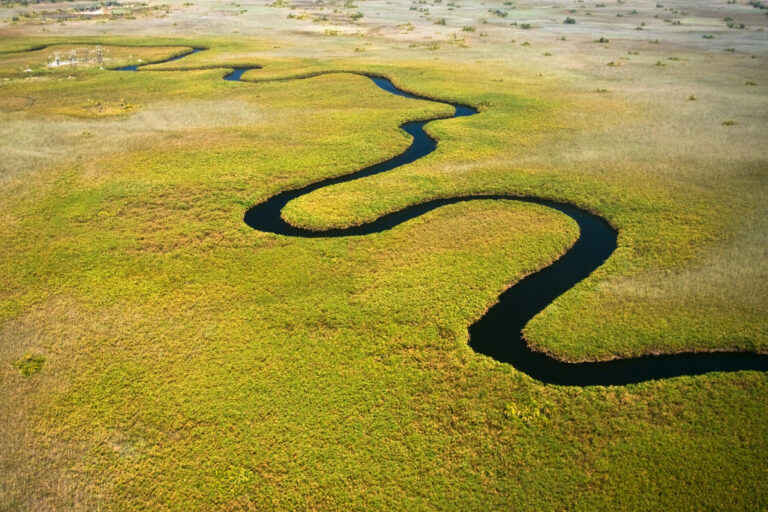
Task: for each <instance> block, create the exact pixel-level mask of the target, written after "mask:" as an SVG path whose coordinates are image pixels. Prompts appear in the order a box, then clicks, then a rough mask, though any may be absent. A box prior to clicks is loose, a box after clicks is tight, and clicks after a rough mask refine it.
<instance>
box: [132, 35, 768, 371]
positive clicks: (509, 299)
mask: <svg viewBox="0 0 768 512" xmlns="http://www.w3.org/2000/svg"><path fill="white" fill-rule="evenodd" d="M203 50H204V48H194V49H192V50H190V51H189V52H188V53H185V54H183V55H179V56H176V57H173V58H171V59H168V60H166V61H163V62H171V61H175V60H179V59H182V58H184V57H186V56H188V55H191V54H194V53H198V52H200V51H203ZM145 65H146V64H145ZM139 67H141V66H126V67H122V68H118V70H119V71H136V70H137V69H139ZM256 68H258V66H252V67H243V68H236V69H234V70H233V71H231V72H229V73H228V74H226V75H225V76H224V79H225V80H230V81H241V78H242V75H243V73H244V72H246V71H248V70H251V69H256ZM359 74H363V73H359ZM363 75H364V76H368V77H369V78H370V79H371V80H372V81H373V83H374V84H376V86H378V87H379V88H380V89H382V90H384V91H386V92H388V93H391V94H396V95H398V96H404V97H406V98H411V99H415V100H424V101H437V100H434V99H432V98H427V97H424V96H419V95H417V94H413V93H410V92H406V91H404V90H402V89H399V88H397V87H395V85H394V84H393V83H392V82H391V81H390V80H389V79H388V78H385V77H382V76H375V75H367V74H363ZM441 103H446V104H449V105H451V106H452V107H453V108H454V114H453V115H452V116H447V117H434V118H432V119H429V120H426V121H413V122H407V123H404V124H403V125H401V127H400V128H401V129H402V130H404V131H405V132H406V133H408V134H409V135H410V136H411V137H412V138H413V142H412V143H411V145H410V146H409V147H408V149H406V150H405V151H404V152H403V153H400V154H399V155H396V156H394V157H392V158H390V159H389V160H386V161H384V162H381V163H378V164H375V165H372V166H369V167H366V168H364V169H361V170H358V171H355V172H352V173H350V174H346V175H343V176H337V177H333V178H328V179H325V180H322V181H319V182H315V183H310V184H308V185H305V186H303V187H300V188H297V189H292V190H286V191H284V192H281V193H279V194H277V195H275V196H272V197H271V198H269V199H267V200H266V201H264V202H262V203H259V204H257V205H255V206H253V207H251V208H250V209H249V210H248V211H247V212H246V213H245V218H244V220H245V222H246V224H248V225H249V226H250V227H252V228H253V229H256V230H259V231H264V232H269V233H274V234H277V235H282V236H294V237H303V238H330V237H342V236H364V235H368V234H371V233H379V232H381V231H385V230H388V229H392V228H393V227H395V226H398V225H400V224H402V223H403V222H406V221H408V220H410V219H413V218H415V217H418V216H420V215H423V214H424V213H427V212H429V211H431V210H434V209H435V208H439V207H441V206H444V205H447V204H454V203H460V202H464V201H473V200H476V199H482V200H488V199H493V200H503V201H518V202H525V203H534V204H538V205H542V206H546V207H548V208H553V209H555V210H557V211H559V212H561V213H563V214H565V215H567V216H569V217H570V218H572V219H573V220H574V221H576V223H577V224H578V226H579V238H578V240H577V241H576V243H575V244H574V245H573V246H572V247H571V248H570V249H569V250H568V252H567V253H566V254H564V255H563V256H562V257H561V258H560V259H558V260H557V261H555V262H554V263H552V264H551V265H549V266H547V267H545V268H543V269H541V270H539V271H538V272H536V273H533V274H530V275H528V276H527V277H525V278H523V279H522V280H521V281H518V282H517V283H515V284H514V285H513V286H511V287H510V288H508V289H507V290H506V291H505V292H503V293H502V294H501V296H499V300H498V302H497V303H496V304H495V305H494V306H492V307H491V308H490V309H489V310H488V311H487V312H486V313H485V315H483V316H482V317H481V318H480V319H479V320H478V321H477V322H475V323H474V324H472V325H471V326H470V327H469V344H470V346H471V347H472V348H473V349H474V350H475V351H476V352H479V353H481V354H484V355H486V356H489V357H492V358H493V359H495V360H497V361H500V362H502V363H509V364H511V365H513V366H514V367H515V368H516V369H518V370H520V371H522V372H524V373H526V374H528V375H529V376H531V377H533V378H534V379H536V380H539V381H541V382H543V383H550V384H559V385H570V386H591V385H604V386H611V385H625V384H632V383H638V382H643V381H647V380H651V379H666V378H670V377H678V376H682V375H700V374H704V373H708V372H733V371H741V370H757V371H768V355H765V354H756V353H752V352H725V351H721V352H701V353H695V352H691V353H679V354H669V355H648V356H641V357H633V358H626V359H615V360H610V361H599V362H584V363H567V362H564V361H559V360H557V359H554V358H552V357H550V356H548V355H546V354H544V353H541V352H537V351H534V350H531V348H530V347H529V346H528V343H527V342H526V340H525V339H524V337H523V335H522V330H523V328H524V327H525V325H526V324H527V323H528V321H529V320H530V319H531V318H533V317H534V316H535V315H536V314H538V313H539V312H540V311H542V310H543V309H544V308H546V307H547V306H548V305H549V304H551V303H552V301H553V300H554V299H556V298H557V297H559V296H560V295H562V294H563V293H565V292H566V291H567V290H569V289H570V288H572V287H573V286H574V285H576V284H577V283H578V282H580V281H581V280H583V279H584V278H586V277H587V276H589V274H590V273H591V272H593V271H594V270H595V269H596V268H598V267H599V266H600V265H602V264H603V262H604V261H605V260H606V259H607V258H608V257H609V256H610V255H611V254H612V253H613V251H614V249H615V248H616V240H617V233H616V231H614V230H613V229H612V228H611V227H610V226H609V225H608V223H607V222H606V221H605V220H603V219H602V218H600V217H598V216H596V215H594V214H592V213H589V212H587V211H585V210H582V209H580V208H577V207H575V206H572V205H569V204H566V203H561V202H555V201H550V200H546V199H540V198H536V197H520V196H512V195H510V196H505V195H469V196H461V197H451V198H442V199H433V200H430V201H426V202H424V203H420V204H416V205H413V206H409V207H407V208H404V209H402V210H399V211H396V212H392V213H389V214H386V215H383V216H381V217H379V218H378V219H376V220H374V221H372V222H369V223H366V224H361V225H358V226H352V227H349V228H343V229H330V230H326V231H312V230H308V229H303V228H300V227H296V226H292V225H290V224H288V223H287V222H285V221H284V220H283V219H282V217H281V216H280V212H281V210H282V209H283V207H284V206H285V205H286V204H287V203H288V202H289V201H291V200H293V199H296V198H298V197H300V196H303V195H305V194H309V193H310V192H312V191H314V190H318V189H320V188H323V187H327V186H330V185H335V184H337V183H345V182H348V181H353V180H357V179H361V178H364V177H367V176H373V175H375V174H379V173H382V172H387V171H390V170H392V169H396V168H398V167H400V166H402V165H406V164H409V163H411V162H414V161H416V160H418V159H419V158H422V157H424V156H425V155H428V154H429V153H431V152H432V151H434V150H435V149H436V147H437V142H436V141H435V140H433V139H432V138H431V137H430V136H429V135H427V133H426V132H425V131H424V125H425V124H427V123H429V122H431V121H435V120H437V119H447V118H456V117H466V116H472V115H475V114H477V113H478V111H477V110H476V109H475V108H473V107H471V106H468V105H461V104H454V103H449V102H441Z"/></svg>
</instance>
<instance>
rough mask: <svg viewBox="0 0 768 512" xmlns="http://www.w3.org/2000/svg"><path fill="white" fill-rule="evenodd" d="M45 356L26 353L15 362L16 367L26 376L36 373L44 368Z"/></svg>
mask: <svg viewBox="0 0 768 512" xmlns="http://www.w3.org/2000/svg"><path fill="white" fill-rule="evenodd" d="M43 363H45V358H44V357H43V356H36V355H32V354H26V355H25V356H24V357H22V358H21V359H19V360H18V361H16V362H15V363H13V365H14V366H15V367H16V369H17V370H18V371H19V373H20V374H22V375H23V376H25V377H29V376H30V375H34V374H35V373H37V372H39V371H40V370H41V369H42V368H43Z"/></svg>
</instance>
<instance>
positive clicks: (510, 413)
mask: <svg viewBox="0 0 768 512" xmlns="http://www.w3.org/2000/svg"><path fill="white" fill-rule="evenodd" d="M549 413H550V411H549V407H548V406H547V405H541V404H538V403H536V402H535V401H533V400H531V399H526V400H523V401H521V402H519V403H515V402H510V403H508V404H507V405H506V407H504V417H505V418H507V419H508V420H511V421H512V422H513V423H515V424H517V425H520V426H526V427H530V426H531V425H533V424H535V423H540V422H542V421H546V420H547V419H548V417H549Z"/></svg>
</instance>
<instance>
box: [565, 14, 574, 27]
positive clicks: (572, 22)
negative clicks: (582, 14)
mask: <svg viewBox="0 0 768 512" xmlns="http://www.w3.org/2000/svg"><path fill="white" fill-rule="evenodd" d="M563 24H565V25H575V24H576V19H575V18H571V17H570V16H568V17H567V18H565V21H564V22H563Z"/></svg>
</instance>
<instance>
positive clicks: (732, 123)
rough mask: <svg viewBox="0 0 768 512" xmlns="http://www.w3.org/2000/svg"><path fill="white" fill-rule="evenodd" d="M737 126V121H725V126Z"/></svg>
mask: <svg viewBox="0 0 768 512" xmlns="http://www.w3.org/2000/svg"><path fill="white" fill-rule="evenodd" d="M735 124H736V121H732V120H730V119H729V120H728V121H723V126H733V125H735Z"/></svg>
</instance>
